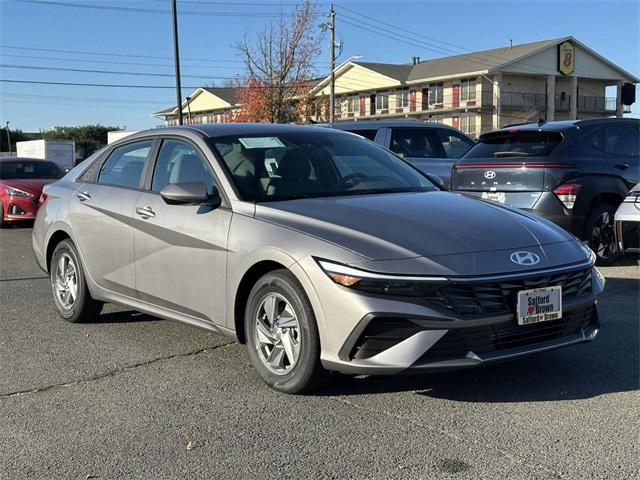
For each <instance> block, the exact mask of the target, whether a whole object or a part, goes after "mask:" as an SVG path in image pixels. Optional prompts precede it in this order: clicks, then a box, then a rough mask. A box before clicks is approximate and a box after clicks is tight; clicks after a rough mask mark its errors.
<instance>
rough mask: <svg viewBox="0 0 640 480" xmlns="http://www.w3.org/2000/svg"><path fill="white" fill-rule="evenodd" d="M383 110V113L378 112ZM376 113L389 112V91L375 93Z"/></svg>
mask: <svg viewBox="0 0 640 480" xmlns="http://www.w3.org/2000/svg"><path fill="white" fill-rule="evenodd" d="M380 110H383V111H380ZM376 111H378V112H379V113H388V111H389V91H388V90H384V91H382V92H376Z"/></svg>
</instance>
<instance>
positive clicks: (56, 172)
mask: <svg viewBox="0 0 640 480" xmlns="http://www.w3.org/2000/svg"><path fill="white" fill-rule="evenodd" d="M64 175H65V172H64V170H62V169H61V168H60V167H58V166H57V165H56V164H55V163H53V162H44V161H29V160H20V161H10V162H0V180H25V179H32V178H62V177H64Z"/></svg>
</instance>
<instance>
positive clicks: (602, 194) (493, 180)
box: [452, 118, 640, 265]
mask: <svg viewBox="0 0 640 480" xmlns="http://www.w3.org/2000/svg"><path fill="white" fill-rule="evenodd" d="M639 129H640V120H637V119H631V118H599V119H591V120H577V121H576V120H573V121H563V122H548V123H540V124H538V123H534V124H527V125H517V126H513V127H509V128H504V129H502V130H498V131H495V132H490V133H485V134H483V135H481V136H480V139H479V141H478V143H477V145H476V146H474V147H473V148H472V149H471V150H469V152H467V153H466V154H465V156H464V157H463V158H462V159H461V160H460V161H459V162H458V163H457V164H456V165H455V166H454V169H453V174H452V190H454V191H457V192H463V193H467V194H470V195H474V196H477V197H481V198H484V199H489V200H494V201H497V202H499V203H504V204H506V205H511V206H513V207H517V208H521V209H523V210H525V211H528V212H531V213H535V214H536V215H539V216H541V217H543V218H546V219H547V220H551V221H552V222H554V223H556V224H558V225H560V226H562V227H564V228H565V229H567V230H568V231H570V232H571V233H573V234H574V235H576V236H577V237H578V238H580V239H582V240H584V241H585V242H586V243H587V244H588V245H589V247H590V248H591V249H592V250H593V251H594V252H595V253H596V255H597V259H598V264H600V265H609V264H611V263H613V262H614V260H615V258H616V254H617V247H616V243H615V235H614V225H613V218H614V214H615V211H616V209H617V208H618V205H620V203H622V200H623V199H624V197H625V195H626V194H627V192H628V191H629V189H630V188H631V187H632V186H633V185H635V184H636V183H638V181H640V160H639V159H640V157H639V156H638V154H639V152H638V150H639V149H640V135H639V131H640V130H639Z"/></svg>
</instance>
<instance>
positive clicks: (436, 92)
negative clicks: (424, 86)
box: [429, 82, 442, 105]
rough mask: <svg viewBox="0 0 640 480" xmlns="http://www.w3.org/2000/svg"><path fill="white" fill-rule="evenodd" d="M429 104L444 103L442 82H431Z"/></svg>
mask: <svg viewBox="0 0 640 480" xmlns="http://www.w3.org/2000/svg"><path fill="white" fill-rule="evenodd" d="M429 105H442V82H440V83H431V84H429Z"/></svg>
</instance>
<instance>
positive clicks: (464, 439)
mask: <svg viewBox="0 0 640 480" xmlns="http://www.w3.org/2000/svg"><path fill="white" fill-rule="evenodd" d="M414 393H415V392H414ZM329 398H331V399H332V400H335V401H338V402H341V403H343V404H345V405H348V406H350V407H352V408H355V409H358V410H362V411H365V412H367V413H370V414H378V415H384V416H386V417H389V418H391V419H394V420H401V421H403V422H407V423H410V424H412V425H414V426H416V427H419V428H424V429H426V430H430V431H432V432H434V433H435V434H437V435H446V436H447V437H449V438H451V439H452V440H454V441H455V442H456V443H457V444H459V445H462V444H465V443H469V442H471V443H472V444H473V445H475V446H476V447H478V448H481V449H483V450H487V449H488V448H487V446H486V445H484V444H482V443H481V442H479V441H477V440H475V439H473V438H470V437H468V436H465V437H462V436H460V435H456V434H455V433H453V432H450V431H448V430H445V429H441V428H434V427H432V426H430V425H427V424H424V423H421V422H418V421H416V420H414V419H412V418H409V417H406V416H404V415H400V414H398V413H395V412H391V411H387V410H384V409H383V410H374V409H371V408H368V407H366V406H364V405H361V404H359V403H357V402H353V401H351V400H348V399H346V398H342V397H339V396H331V397H329ZM489 449H491V450H495V451H496V452H497V453H499V454H500V455H502V456H504V457H506V458H508V459H509V460H511V461H513V462H515V463H517V464H519V465H522V466H524V467H526V468H528V469H530V470H533V471H537V472H539V473H542V474H544V475H545V477H553V478H565V476H564V475H563V474H562V473H561V472H557V471H555V470H553V469H551V468H549V467H546V466H544V465H539V464H535V465H534V464H532V463H530V462H529V461H527V460H526V459H524V458H522V457H521V456H519V455H515V454H513V453H512V452H509V451H507V450H505V449H503V448H499V447H490V448H489Z"/></svg>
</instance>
